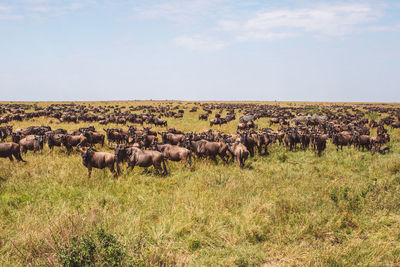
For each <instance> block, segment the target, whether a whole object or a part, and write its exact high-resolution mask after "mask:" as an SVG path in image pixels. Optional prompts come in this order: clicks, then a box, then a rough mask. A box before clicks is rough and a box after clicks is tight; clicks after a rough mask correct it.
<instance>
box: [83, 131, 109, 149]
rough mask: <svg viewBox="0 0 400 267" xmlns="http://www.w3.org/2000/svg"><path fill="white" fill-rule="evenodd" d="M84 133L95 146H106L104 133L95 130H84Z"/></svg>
mask: <svg viewBox="0 0 400 267" xmlns="http://www.w3.org/2000/svg"><path fill="white" fill-rule="evenodd" d="M82 135H83V136H85V137H86V138H87V142H88V143H89V144H90V145H91V146H94V145H95V144H100V145H101V146H104V134H102V133H98V132H93V131H84V132H83V133H82Z"/></svg>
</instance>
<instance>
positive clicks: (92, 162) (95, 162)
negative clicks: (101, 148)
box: [77, 147, 117, 178]
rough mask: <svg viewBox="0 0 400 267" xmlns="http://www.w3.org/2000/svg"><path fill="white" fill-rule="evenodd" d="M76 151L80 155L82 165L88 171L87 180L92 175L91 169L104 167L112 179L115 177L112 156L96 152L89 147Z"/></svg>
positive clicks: (113, 157)
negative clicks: (109, 172) (108, 170)
mask: <svg viewBox="0 0 400 267" xmlns="http://www.w3.org/2000/svg"><path fill="white" fill-rule="evenodd" d="M77 151H78V152H80V153H81V156H82V164H83V165H84V166H85V167H86V168H87V169H88V177H89V178H90V176H91V174H92V168H97V169H104V168H105V167H108V168H109V169H110V171H111V172H112V173H113V175H114V177H117V172H116V171H115V169H114V163H115V162H116V160H115V155H114V154H112V153H108V152H98V151H96V150H95V149H93V148H91V147H89V148H87V147H84V148H77Z"/></svg>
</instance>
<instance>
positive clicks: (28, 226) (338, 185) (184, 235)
mask: <svg viewBox="0 0 400 267" xmlns="http://www.w3.org/2000/svg"><path fill="white" fill-rule="evenodd" d="M110 103H111V104H120V105H142V104H143V102H113V103H112V102H110ZM110 103H106V102H95V103H91V104H92V105H105V104H110ZM149 103H150V104H154V105H159V104H163V102H147V104H149ZM50 104H51V103H38V105H39V106H46V105H50ZM176 104H178V102H176ZM274 104H275V103H274ZM276 104H279V105H282V106H285V105H287V106H288V105H292V103H276ZM294 104H295V105H298V106H301V105H304V103H294ZM180 105H181V106H185V107H188V108H190V107H191V106H193V103H188V102H180ZM321 105H327V104H321ZM348 105H353V104H348ZM377 105H378V104H377ZM200 113H201V112H200V111H198V112H193V113H190V112H188V110H185V114H184V117H183V119H174V118H168V125H169V127H175V128H177V129H180V130H183V131H185V132H191V131H194V132H200V131H203V130H207V129H209V128H210V126H209V122H208V121H199V120H198V115H199V114H200ZM214 113H215V111H213V115H214ZM378 116H379V115H378ZM238 118H239V116H237V118H236V120H235V121H232V122H229V123H228V124H225V125H222V126H214V127H213V128H214V129H216V130H220V131H223V132H225V133H235V132H236V127H237V124H238ZM268 121H269V119H268V118H261V119H258V120H257V121H256V123H257V124H258V125H259V128H262V127H268V126H269V123H268ZM11 124H13V125H14V129H16V128H25V127H28V126H31V125H49V126H51V127H52V128H54V129H57V128H64V129H67V130H70V129H77V128H79V127H84V126H88V125H93V126H95V128H96V130H98V131H101V132H103V131H102V129H103V128H111V127H112V128H120V127H125V128H126V126H121V125H117V124H109V125H100V124H98V123H97V122H94V123H90V124H89V123H78V124H75V123H61V122H58V121H57V120H54V119H53V120H52V122H50V118H47V117H39V118H35V119H32V120H27V121H21V122H16V121H14V122H12V123H11ZM272 127H273V128H274V129H276V128H277V126H272ZM386 128H387V129H388V132H389V134H390V138H391V140H390V142H389V144H388V145H389V147H390V152H389V153H387V154H385V155H381V154H379V153H377V154H375V155H371V153H369V152H362V151H358V150H357V149H355V148H353V147H351V148H348V147H344V148H343V151H340V150H339V151H336V146H334V145H333V144H332V142H331V141H329V142H328V145H327V149H326V150H325V151H323V153H322V156H321V157H318V156H316V155H315V153H314V152H313V151H312V150H307V151H296V152H290V151H287V149H286V148H285V147H284V146H280V145H279V144H273V145H271V146H270V148H269V149H270V154H269V155H268V156H259V155H256V156H255V157H253V158H250V159H249V160H247V161H246V166H245V168H244V169H240V168H239V167H238V166H237V165H236V164H224V163H223V162H222V161H220V160H219V162H218V164H217V165H216V164H215V163H214V162H213V161H211V160H209V159H195V160H194V164H193V166H192V167H191V168H190V169H188V168H184V167H183V164H182V163H180V162H170V161H169V162H168V163H167V168H168V171H169V175H168V176H167V177H162V176H157V175H155V174H154V171H153V168H149V169H148V171H144V169H143V168H139V167H136V168H135V169H134V170H133V171H132V172H129V171H127V170H125V169H126V165H122V169H123V173H122V175H120V176H119V178H118V179H114V178H113V176H112V174H111V173H110V171H109V170H107V169H104V170H98V169H94V170H93V172H92V177H91V178H90V179H88V177H87V169H86V168H85V167H84V166H83V165H82V163H81V156H80V155H79V154H78V153H76V152H74V153H72V154H71V155H67V153H66V151H65V149H63V148H61V149H60V148H58V147H56V148H54V150H53V151H50V150H49V148H48V147H47V146H46V145H45V148H44V150H43V152H41V153H33V152H32V151H29V152H28V153H27V154H26V155H23V157H24V159H25V160H26V161H27V163H21V162H10V161H9V160H8V159H4V158H0V178H1V180H0V265H2V266H16V265H17V266H18V265H19V266H25V265H59V264H65V265H68V264H70V265H73V264H72V263H73V262H76V261H77V259H79V260H81V263H90V262H96V265H105V266H109V265H118V264H121V265H124V266H125V265H133V266H183V265H187V266H280V265H282V266H305V265H307V266H309V265H312V266H342V265H346V266H349V265H350V266H351V265H372V266H396V265H399V264H400V231H399V230H400V193H399V192H400V154H399V151H400V129H392V128H390V127H386ZM153 129H157V130H159V131H161V130H163V129H164V128H163V127H153ZM103 133H104V132H103ZM371 135H374V130H373V133H371ZM97 149H99V150H104V151H111V149H110V148H109V147H108V146H107V145H105V147H104V148H101V147H100V146H97Z"/></svg>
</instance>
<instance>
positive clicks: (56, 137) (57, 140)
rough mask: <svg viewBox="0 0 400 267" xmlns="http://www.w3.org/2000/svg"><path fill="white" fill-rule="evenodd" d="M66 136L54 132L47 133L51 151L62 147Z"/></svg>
mask: <svg viewBox="0 0 400 267" xmlns="http://www.w3.org/2000/svg"><path fill="white" fill-rule="evenodd" d="M63 136H65V134H56V133H53V132H48V133H46V142H47V145H48V146H49V148H50V149H53V147H55V146H59V147H61V146H62V144H63V142H62V138H63Z"/></svg>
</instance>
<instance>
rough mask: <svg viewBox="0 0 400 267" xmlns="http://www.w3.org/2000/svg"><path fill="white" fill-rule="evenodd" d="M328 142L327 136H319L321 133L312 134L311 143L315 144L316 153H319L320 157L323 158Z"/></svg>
mask: <svg viewBox="0 0 400 267" xmlns="http://www.w3.org/2000/svg"><path fill="white" fill-rule="evenodd" d="M327 140H328V135H327V134H319V133H312V134H311V142H312V144H313V148H314V152H316V153H318V156H319V157H321V153H322V151H324V150H325V148H326V141H327Z"/></svg>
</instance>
